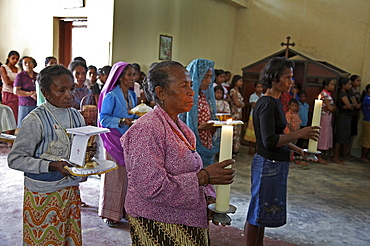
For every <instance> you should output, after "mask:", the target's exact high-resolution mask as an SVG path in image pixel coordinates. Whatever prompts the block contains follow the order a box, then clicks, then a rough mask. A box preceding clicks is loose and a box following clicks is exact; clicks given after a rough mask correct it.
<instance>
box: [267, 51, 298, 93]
mask: <svg viewBox="0 0 370 246" xmlns="http://www.w3.org/2000/svg"><path fill="white" fill-rule="evenodd" d="M294 65H295V64H294V62H293V61H291V60H289V59H288V58H286V57H285V56H283V57H273V58H271V59H270V60H269V61H268V62H267V64H266V65H265V67H264V68H263V70H262V73H261V77H262V85H263V86H265V87H266V88H271V87H272V82H277V81H279V78H280V77H281V76H282V75H283V73H284V71H285V70H286V69H287V68H294Z"/></svg>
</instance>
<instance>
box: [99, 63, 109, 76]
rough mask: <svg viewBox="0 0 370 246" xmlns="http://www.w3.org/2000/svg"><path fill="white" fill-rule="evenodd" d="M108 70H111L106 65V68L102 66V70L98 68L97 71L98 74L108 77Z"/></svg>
mask: <svg viewBox="0 0 370 246" xmlns="http://www.w3.org/2000/svg"><path fill="white" fill-rule="evenodd" d="M110 70H112V67H111V66H108V65H107V66H104V67H102V68H99V69H98V74H102V75H109V73H110Z"/></svg>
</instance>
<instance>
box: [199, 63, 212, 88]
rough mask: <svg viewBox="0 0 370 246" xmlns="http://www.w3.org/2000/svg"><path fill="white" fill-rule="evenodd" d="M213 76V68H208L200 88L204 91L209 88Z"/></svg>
mask: <svg viewBox="0 0 370 246" xmlns="http://www.w3.org/2000/svg"><path fill="white" fill-rule="evenodd" d="M212 77H213V72H212V68H210V69H208V71H207V73H206V75H204V78H203V80H202V84H201V85H200V89H201V90H202V91H204V90H207V89H208V87H209V85H210V84H211V83H212Z"/></svg>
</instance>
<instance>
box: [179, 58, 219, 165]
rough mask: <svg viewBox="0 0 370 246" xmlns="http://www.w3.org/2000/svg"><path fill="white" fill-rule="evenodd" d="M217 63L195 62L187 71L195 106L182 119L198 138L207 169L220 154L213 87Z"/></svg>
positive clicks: (203, 60)
mask: <svg viewBox="0 0 370 246" xmlns="http://www.w3.org/2000/svg"><path fill="white" fill-rule="evenodd" d="M214 65H215V63H214V62H213V61H210V60H206V59H195V60H193V61H192V62H191V63H190V64H189V65H188V66H187V67H186V69H187V70H188V71H189V74H190V78H191V80H192V81H193V87H192V89H193V90H194V97H193V98H194V105H193V107H192V108H191V110H190V111H189V112H187V113H185V114H183V115H181V116H180V118H181V119H182V120H183V121H184V122H185V123H186V124H187V125H188V126H189V127H190V129H191V130H192V131H193V132H194V134H195V136H196V138H197V141H196V143H197V145H196V147H197V151H198V153H199V154H200V156H201V157H202V160H203V165H204V166H205V167H206V166H208V165H210V164H212V163H214V159H215V154H216V153H218V152H219V147H220V141H219V134H216V128H215V127H214V126H213V123H207V122H208V121H209V120H212V119H217V118H216V112H217V110H216V100H215V95H214V91H213V87H212V82H213V79H214V77H215V76H214V69H213V68H214Z"/></svg>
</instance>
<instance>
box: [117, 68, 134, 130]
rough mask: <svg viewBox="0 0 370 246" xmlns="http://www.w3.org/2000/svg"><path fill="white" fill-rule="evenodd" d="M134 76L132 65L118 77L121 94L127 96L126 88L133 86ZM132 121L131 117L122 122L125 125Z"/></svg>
mask: <svg viewBox="0 0 370 246" xmlns="http://www.w3.org/2000/svg"><path fill="white" fill-rule="evenodd" d="M135 78H136V71H135V69H133V68H132V67H130V68H128V69H127V70H126V72H125V74H123V75H122V76H121V77H120V78H119V81H120V87H121V90H122V92H123V95H124V96H125V97H126V98H127V97H128V90H129V89H130V88H131V87H134V84H135ZM132 121H133V119H130V118H126V119H125V121H124V123H125V124H126V125H127V126H131V125H132Z"/></svg>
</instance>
